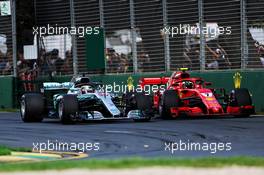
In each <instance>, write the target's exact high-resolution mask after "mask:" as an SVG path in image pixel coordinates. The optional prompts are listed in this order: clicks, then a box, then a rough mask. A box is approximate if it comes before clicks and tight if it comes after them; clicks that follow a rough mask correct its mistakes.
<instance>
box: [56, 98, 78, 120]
mask: <svg viewBox="0 0 264 175" xmlns="http://www.w3.org/2000/svg"><path fill="white" fill-rule="evenodd" d="M78 111H79V104H78V99H77V97H76V96H75V95H64V96H63V97H62V99H61V100H60V102H59V106H58V115H59V118H60V121H61V123H62V124H73V123H74V119H73V115H76V113H77V112H78Z"/></svg>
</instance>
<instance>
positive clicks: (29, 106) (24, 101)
mask: <svg viewBox="0 0 264 175" xmlns="http://www.w3.org/2000/svg"><path fill="white" fill-rule="evenodd" d="M44 105H45V102H44V98H43V96H42V94H38V93H27V94H24V95H22V97H21V101H20V114H21V119H22V120H23V121H24V122H41V121H42V120H43V113H44Z"/></svg>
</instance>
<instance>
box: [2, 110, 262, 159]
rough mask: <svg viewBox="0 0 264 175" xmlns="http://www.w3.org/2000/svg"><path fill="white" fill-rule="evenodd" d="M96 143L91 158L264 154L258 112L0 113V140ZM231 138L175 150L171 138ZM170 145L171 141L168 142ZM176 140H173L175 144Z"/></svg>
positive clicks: (11, 143) (26, 143) (199, 140)
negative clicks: (83, 116)
mask: <svg viewBox="0 0 264 175" xmlns="http://www.w3.org/2000/svg"><path fill="white" fill-rule="evenodd" d="M48 140H49V141H51V142H54V143H55V142H67V143H99V148H100V149H99V150H97V151H96V150H92V151H87V153H88V154H89V157H93V158H116V157H127V156H144V157H157V156H166V157H182V156H183V157H185V156H191V157H197V156H246V155H248V156H264V116H254V117H251V118H233V117H218V118H210V119H208V118H202V119H201V118H200V119H177V120H161V119H153V120H152V121H151V122H147V123H135V122H133V121H130V120H122V121H120V120H118V121H110V122H109V121H104V122H88V123H77V124H75V125H62V124H61V123H60V122H58V121H56V120H51V119H44V121H43V122H42V123H23V122H22V121H21V119H20V115H19V113H0V145H8V146H14V147H30V148H33V143H42V142H43V143H47V142H48ZM180 141H181V142H184V143H201V144H202V143H208V144H211V143H224V144H225V143H229V142H230V143H231V147H232V149H231V150H220V151H219V150H218V151H217V152H216V153H211V151H208V150H207V151H206V150H179V149H178V148H177V147H175V148H177V149H176V150H174V151H173V153H172V151H171V150H170V149H169V148H168V147H166V145H167V146H168V145H171V144H175V143H177V144H178V145H179V143H180ZM174 146H175V145H174ZM176 146H177V145H176Z"/></svg>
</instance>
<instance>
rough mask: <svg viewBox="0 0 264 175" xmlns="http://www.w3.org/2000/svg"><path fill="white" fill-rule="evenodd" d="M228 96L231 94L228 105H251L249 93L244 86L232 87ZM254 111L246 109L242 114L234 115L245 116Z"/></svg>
mask: <svg viewBox="0 0 264 175" xmlns="http://www.w3.org/2000/svg"><path fill="white" fill-rule="evenodd" d="M230 96H231V97H230V98H231V102H230V106H236V107H241V106H247V105H252V99H251V96H250V93H249V91H248V89H246V88H240V89H234V90H233V91H232V92H231V95H230ZM254 112H255V111H251V112H248V111H247V112H245V113H244V114H241V115H238V116H236V117H239V118H247V117H249V116H250V114H251V113H252V114H253V113H254Z"/></svg>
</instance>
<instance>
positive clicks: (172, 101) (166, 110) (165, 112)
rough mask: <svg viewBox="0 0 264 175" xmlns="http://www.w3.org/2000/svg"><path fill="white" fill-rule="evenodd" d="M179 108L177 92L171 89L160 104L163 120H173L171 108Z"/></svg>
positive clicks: (165, 92)
mask: <svg viewBox="0 0 264 175" xmlns="http://www.w3.org/2000/svg"><path fill="white" fill-rule="evenodd" d="M178 106H179V97H178V94H177V92H176V91H175V90H173V89H170V90H166V91H164V93H163V95H162V97H161V100H160V104H159V115H160V117H161V118H163V119H171V118H172V117H171V113H170V108H172V107H178Z"/></svg>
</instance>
